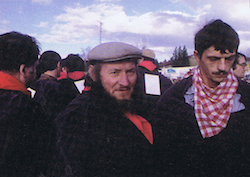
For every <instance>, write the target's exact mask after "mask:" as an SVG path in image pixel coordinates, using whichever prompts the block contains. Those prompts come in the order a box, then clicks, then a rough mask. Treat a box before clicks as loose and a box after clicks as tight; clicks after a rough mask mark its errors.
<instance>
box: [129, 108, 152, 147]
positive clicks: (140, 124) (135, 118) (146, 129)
mask: <svg viewBox="0 0 250 177" xmlns="http://www.w3.org/2000/svg"><path fill="white" fill-rule="evenodd" d="M125 116H126V117H127V118H128V119H129V120H130V121H131V122H132V123H133V124H134V125H135V126H136V127H137V128H138V129H139V130H140V131H141V132H142V133H143V134H144V136H145V137H146V138H147V140H148V141H149V143H150V144H153V132H152V126H151V124H150V123H149V122H148V121H147V120H146V119H144V118H143V117H141V116H139V115H135V114H131V113H126V114H125Z"/></svg>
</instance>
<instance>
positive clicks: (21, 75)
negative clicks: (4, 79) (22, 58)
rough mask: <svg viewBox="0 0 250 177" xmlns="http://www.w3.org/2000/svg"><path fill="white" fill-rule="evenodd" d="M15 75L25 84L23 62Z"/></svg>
mask: <svg viewBox="0 0 250 177" xmlns="http://www.w3.org/2000/svg"><path fill="white" fill-rule="evenodd" d="M16 77H17V78H18V79H19V80H20V81H21V82H22V83H24V84H26V76H25V64H21V65H20V67H19V72H18V73H17V75H16Z"/></svg>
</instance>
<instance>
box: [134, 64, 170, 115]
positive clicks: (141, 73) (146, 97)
mask: <svg viewBox="0 0 250 177" xmlns="http://www.w3.org/2000/svg"><path fill="white" fill-rule="evenodd" d="M151 64H152V65H154V66H155V64H154V63H153V62H151ZM155 67H156V66H155ZM137 72H138V83H139V84H138V85H139V86H140V89H141V93H142V102H143V103H142V104H143V105H144V106H146V107H147V109H145V111H146V115H149V114H151V113H152V110H153V108H154V107H155V105H156V102H157V101H158V100H159V98H160V97H161V95H162V94H163V93H164V92H165V91H166V90H167V89H168V88H170V87H171V86H172V82H171V81H170V79H168V78H167V77H165V76H163V75H162V74H161V73H160V72H159V71H158V70H157V68H156V69H155V70H153V71H150V70H149V69H148V68H147V67H144V66H138V67H137ZM145 73H147V74H153V75H157V76H159V79H160V80H159V81H160V92H161V95H150V94H146V88H145Z"/></svg>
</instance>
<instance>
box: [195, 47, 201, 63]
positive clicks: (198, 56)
mask: <svg viewBox="0 0 250 177" xmlns="http://www.w3.org/2000/svg"><path fill="white" fill-rule="evenodd" d="M194 57H195V59H196V61H197V62H198V63H200V55H199V52H198V51H197V50H195V51H194Z"/></svg>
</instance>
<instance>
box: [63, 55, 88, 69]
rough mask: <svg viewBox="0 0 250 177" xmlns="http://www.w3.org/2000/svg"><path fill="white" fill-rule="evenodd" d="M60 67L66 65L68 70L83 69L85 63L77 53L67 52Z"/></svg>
mask: <svg viewBox="0 0 250 177" xmlns="http://www.w3.org/2000/svg"><path fill="white" fill-rule="evenodd" d="M62 67H67V68H68V70H69V72H74V71H84V70H85V64H84V61H83V60H82V58H81V57H80V56H79V55H75V54H69V55H68V56H67V57H66V58H65V59H64V60H63V61H62Z"/></svg>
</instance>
